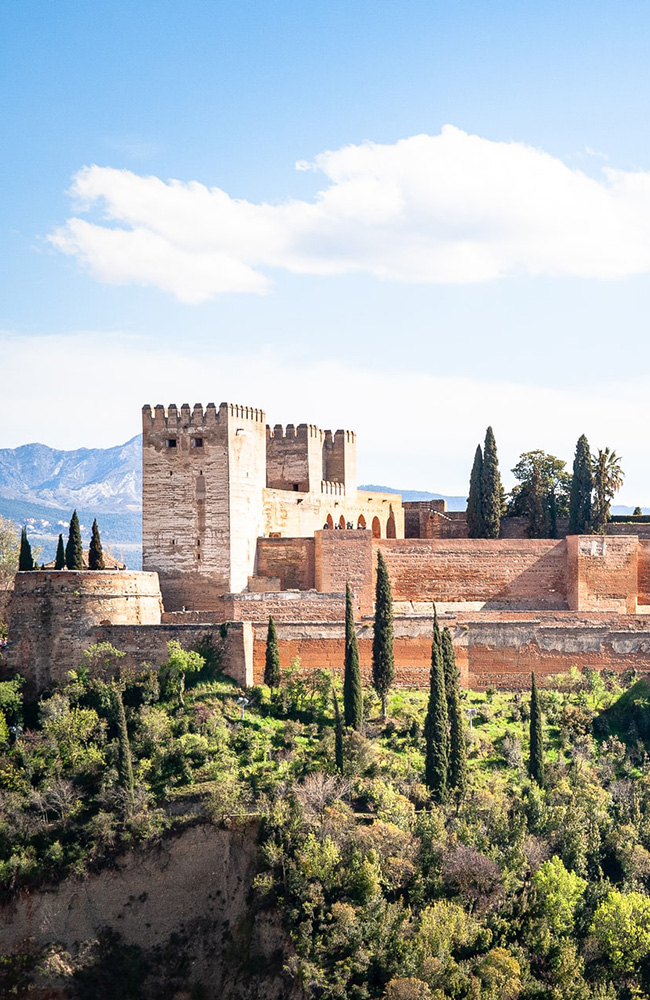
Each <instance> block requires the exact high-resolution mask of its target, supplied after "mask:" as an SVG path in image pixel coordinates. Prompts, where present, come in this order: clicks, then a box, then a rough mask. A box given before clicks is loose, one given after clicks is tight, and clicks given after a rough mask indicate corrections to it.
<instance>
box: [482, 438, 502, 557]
mask: <svg viewBox="0 0 650 1000" xmlns="http://www.w3.org/2000/svg"><path fill="white" fill-rule="evenodd" d="M502 510H503V487H502V485H501V476H500V475H499V460H498V458H497V445H496V441H495V440H494V433H493V431H492V428H491V427H488V429H487V431H486V434H485V445H484V448H483V468H482V470H481V512H482V515H483V538H498V537H499V529H500V527H501V511H502Z"/></svg>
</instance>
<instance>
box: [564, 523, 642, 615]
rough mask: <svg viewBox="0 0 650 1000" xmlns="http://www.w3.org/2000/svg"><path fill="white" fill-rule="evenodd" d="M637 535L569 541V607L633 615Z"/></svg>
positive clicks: (634, 609) (584, 537)
mask: <svg viewBox="0 0 650 1000" xmlns="http://www.w3.org/2000/svg"><path fill="white" fill-rule="evenodd" d="M638 548H639V540H638V538H637V536H636V535H618V536H613V537H608V536H604V535H570V536H569V537H568V538H567V552H568V578H569V594H568V599H569V607H570V608H573V609H576V610H580V611H590V610H594V611H599V610H600V611H617V612H618V613H619V614H634V613H635V612H636V608H637V590H638V586H639V574H638V560H637V550H638Z"/></svg>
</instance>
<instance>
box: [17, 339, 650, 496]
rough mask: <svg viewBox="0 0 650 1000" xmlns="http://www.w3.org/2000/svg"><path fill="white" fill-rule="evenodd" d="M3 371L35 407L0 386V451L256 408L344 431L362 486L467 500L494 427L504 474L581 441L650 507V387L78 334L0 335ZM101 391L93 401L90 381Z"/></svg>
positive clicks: (105, 439)
mask: <svg viewBox="0 0 650 1000" xmlns="http://www.w3.org/2000/svg"><path fill="white" fill-rule="evenodd" d="M0 357H2V359H3V363H6V369H7V371H21V372H27V373H28V376H29V384H30V390H31V392H32V396H33V398H34V399H36V400H38V405H35V406H28V407H26V406H25V401H24V395H25V394H24V380H22V381H21V380H19V379H13V380H11V379H9V380H7V382H6V384H5V385H3V413H4V419H3V423H2V427H1V428H0V447H5V448H6V447H16V446H17V445H20V444H26V443H27V442H29V441H42V442H43V443H45V444H49V445H53V446H55V447H60V448H78V447H81V446H89V447H102V446H103V447H107V446H109V445H114V444H118V443H121V442H122V441H126V440H127V439H128V438H130V437H132V436H133V435H134V434H137V433H138V431H139V430H140V409H141V406H142V404H143V403H151V404H155V403H164V404H165V405H166V404H168V403H170V402H175V403H176V404H177V405H179V406H180V405H181V404H182V403H185V402H187V403H189V404H190V405H192V404H193V403H195V402H201V403H203V404H206V403H208V402H215V403H216V404H217V405H218V404H219V403H220V402H221V401H222V400H228V401H230V402H235V403H237V402H239V403H244V404H248V405H251V406H256V407H261V408H262V409H264V410H266V415H267V420H268V421H269V422H270V423H271V424H274V423H289V422H291V423H295V424H298V423H301V422H305V423H316V424H319V425H320V426H321V427H330V428H332V429H333V430H335V429H336V428H337V427H347V428H350V429H352V430H356V432H357V437H358V453H359V475H360V477H361V478H360V481H361V482H374V483H377V484H380V485H387V486H394V487H399V488H405V489H408V488H410V489H429V490H433V491H437V492H442V493H458V494H463V493H465V491H466V490H467V484H468V480H469V472H470V465H471V461H472V459H473V456H474V450H475V448H476V445H477V444H478V442H479V440H480V439H481V438H482V437H483V435H484V434H485V427H486V424H487V423H491V424H492V425H493V426H494V430H495V433H496V437H497V442H498V446H499V456H500V461H501V468H502V471H503V474H504V478H505V479H506V482H510V480H511V477H510V476H509V475H508V470H509V469H511V468H512V466H513V465H514V464H515V462H516V460H517V458H518V456H519V454H520V453H521V452H522V451H528V450H530V449H532V448H543V449H544V450H546V451H549V452H552V453H553V454H556V455H558V456H559V457H560V458H564V459H566V460H567V461H568V462H569V464H570V463H571V461H572V459H573V451H574V448H575V442H576V440H577V438H578V436H579V435H580V434H581V433H583V432H584V433H586V434H587V437H588V438H589V441H590V444H591V445H592V447H593V448H598V447H604V446H605V445H608V446H610V447H613V448H615V449H616V451H617V452H618V453H619V454H621V455H622V456H623V466H624V469H625V471H626V473H627V476H626V481H625V489H624V491H623V493H622V494H621V502H627V503H630V504H632V505H635V504H637V503H639V504H644V505H650V471H649V469H648V462H647V434H646V427H645V421H644V420H643V416H642V415H643V414H644V413H645V412H646V410H647V400H648V397H649V396H650V378H648V377H642V378H638V379H628V380H627V381H620V382H617V383H612V384H609V385H602V384H601V385H598V384H594V385H591V386H589V387H588V388H585V389H557V388H551V387H549V386H544V385H538V386H531V385H527V384H523V383H517V382H508V381H505V380H487V379H485V380H480V379H474V378H459V377H456V376H444V375H440V376H439V375H430V374H428V373H424V372H417V371H413V372H395V373H390V372H377V371H373V370H370V369H368V370H363V369H360V368H359V366H358V365H355V364H353V363H352V362H349V363H346V362H345V360H342V361H335V362H332V361H325V360H322V361H321V360H316V361H312V362H306V363H297V362H296V361H294V360H288V359H287V358H284V357H282V356H280V355H279V354H278V352H277V351H273V352H269V353H268V354H260V353H257V354H255V355H252V354H246V353H243V352H240V353H232V354H229V355H224V354H223V352H222V351H221V350H219V348H218V347H217V346H215V347H209V346H208V345H203V346H202V348H201V350H200V351H199V352H188V351H186V350H184V347H183V345H182V344H181V345H179V346H178V348H176V347H172V346H168V345H167V346H166V345H165V344H162V343H160V342H159V341H154V340H153V339H147V338H138V337H133V336H128V335H125V334H121V333H111V334H107V333H97V332H92V331H89V332H86V333H83V334H81V333H79V334H69V335H57V336H50V337H38V338H28V337H18V336H16V335H12V334H10V333H5V334H3V333H1V332H0ZM62 365H65V370H66V378H67V379H68V382H69V383H70V384H74V386H75V396H74V406H73V407H71V406H69V405H67V404H65V403H63V404H62V402H61V392H60V385H59V382H58V381H57V379H56V378H53V377H52V373H53V372H56V371H58V370H60V369H61V366H62ZM96 371H101V373H102V384H103V385H104V386H107V387H109V388H108V390H107V391H106V392H104V393H102V394H101V396H100V397H99V398H98V396H97V387H96V381H95V380H93V379H92V378H90V379H89V378H88V372H96Z"/></svg>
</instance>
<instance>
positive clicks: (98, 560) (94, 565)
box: [88, 518, 105, 569]
mask: <svg viewBox="0 0 650 1000" xmlns="http://www.w3.org/2000/svg"><path fill="white" fill-rule="evenodd" d="M104 568H105V567H104V553H103V551H102V540H101V538H100V537H99V528H98V527H97V518H95V520H94V521H93V533H92V537H91V539H90V548H89V549H88V569H104Z"/></svg>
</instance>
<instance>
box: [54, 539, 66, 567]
mask: <svg viewBox="0 0 650 1000" xmlns="http://www.w3.org/2000/svg"><path fill="white" fill-rule="evenodd" d="M64 568H65V547H64V545H63V535H59V544H58V545H57V547H56V556H55V558H54V569H64Z"/></svg>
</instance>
